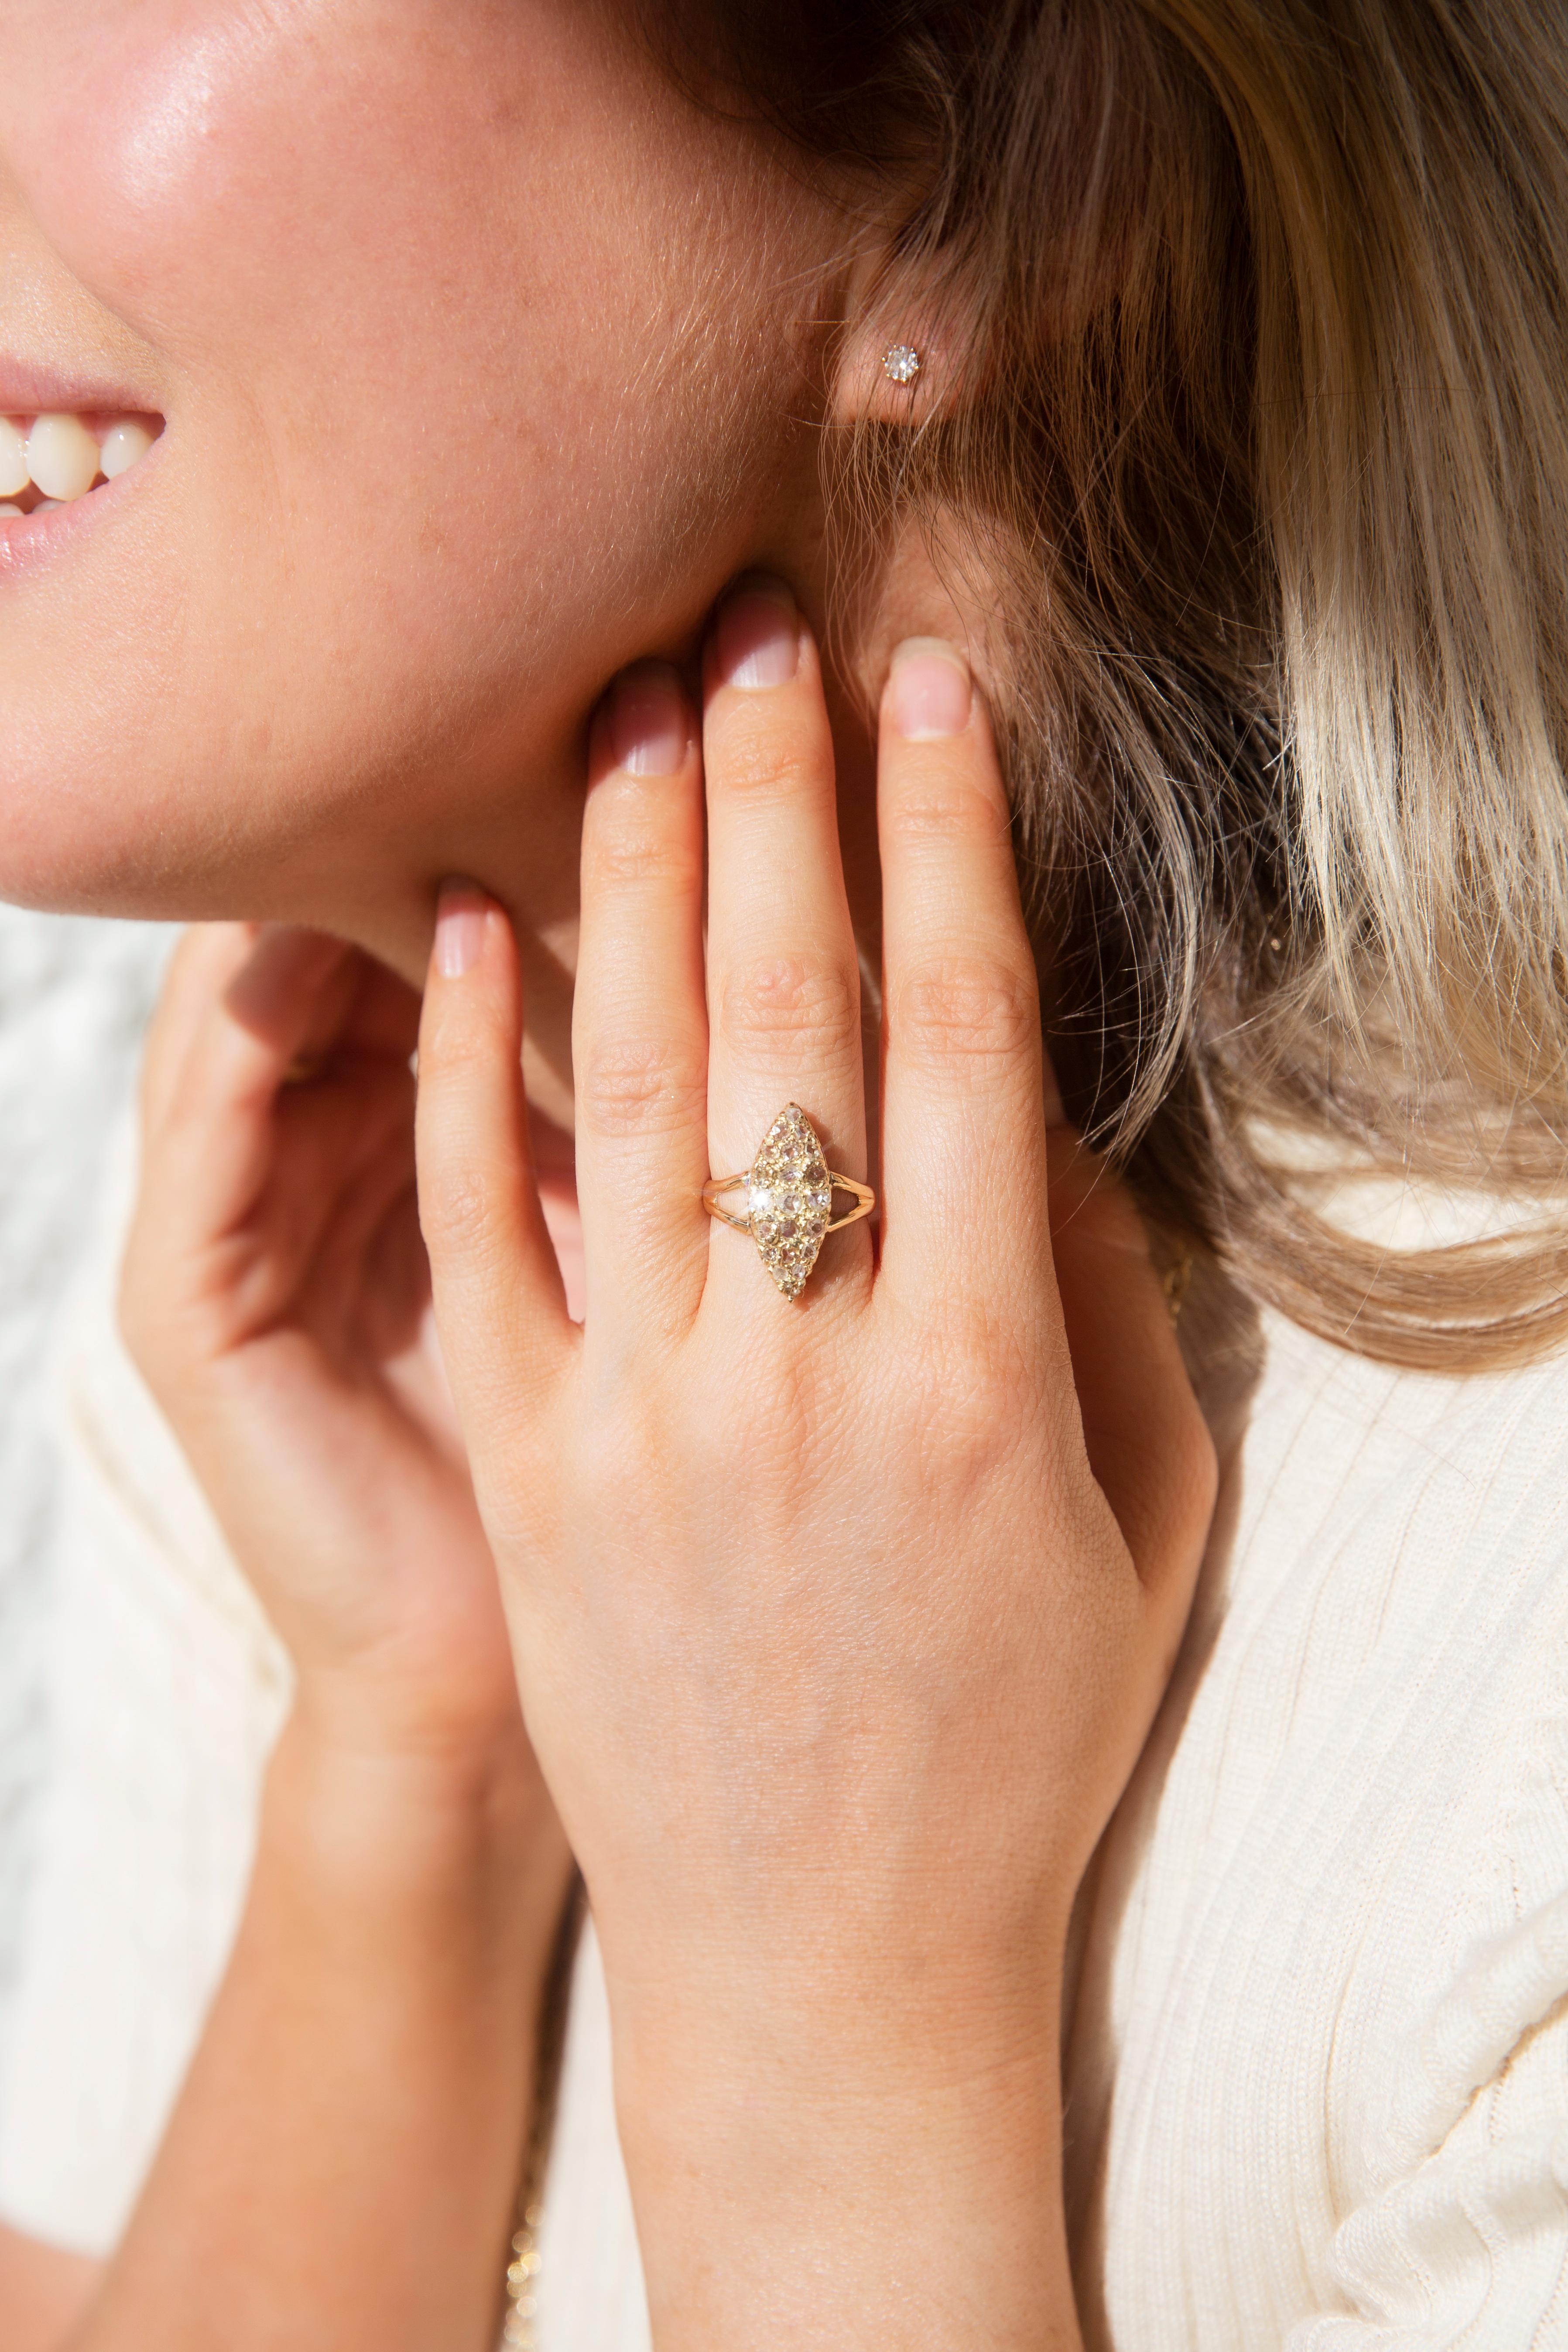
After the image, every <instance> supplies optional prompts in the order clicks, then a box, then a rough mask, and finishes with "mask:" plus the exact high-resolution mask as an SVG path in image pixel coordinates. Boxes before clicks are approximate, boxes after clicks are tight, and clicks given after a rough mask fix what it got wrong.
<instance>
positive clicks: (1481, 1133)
mask: <svg viewBox="0 0 1568 2352" xmlns="http://www.w3.org/2000/svg"><path fill="white" fill-rule="evenodd" d="M661 13H662V14H663V16H664V17H665V20H666V24H667V27H668V21H669V18H670V16H671V10H670V9H669V8H668V7H667V8H666V9H665V10H664V11H662V12H661ZM674 14H675V16H677V17H679V19H680V20H681V21H680V23H679V27H678V29H679V32H680V34H681V36H682V37H683V38H684V39H685V40H686V41H687V42H688V43H689V44H690V43H692V42H695V43H696V44H697V45H698V49H699V52H700V55H701V56H702V58H703V60H704V64H705V67H706V68H709V69H712V70H717V71H719V72H721V73H723V74H725V75H726V76H728V77H730V78H731V79H735V80H737V81H739V82H741V83H742V84H743V85H744V87H745V88H746V89H747V90H748V92H749V93H750V94H751V96H752V99H753V100H755V101H756V102H758V103H759V104H760V105H761V106H762V107H763V109H764V110H765V111H767V112H768V113H770V114H771V115H772V116H773V118H774V119H775V121H778V122H779V123H780V124H781V125H782V126H783V127H784V128H785V129H786V130H787V131H788V132H789V133H790V135H791V136H792V137H794V138H795V140H796V141H797V142H799V143H800V144H801V145H803V146H805V148H807V149H809V150H811V151H813V152H816V154H818V155H819V156H821V157H823V158H825V159H826V161H827V162H828V163H831V164H833V165H835V166H837V167H840V168H843V169H845V170H846V171H847V172H848V173H851V174H855V173H859V174H861V175H866V174H870V175H871V176H872V178H873V179H874V181H875V183H876V184H878V185H879V187H881V188H883V189H884V190H888V191H891V190H900V191H907V192H909V194H908V200H907V201H906V203H905V205H904V210H903V213H902V215H901V218H900V226H899V233H898V236H897V238H896V240H895V247H894V253H893V257H892V259H891V260H890V262H889V266H888V268H887V270H886V273H885V276H884V280H883V284H882V288H881V299H882V302H883V303H884V304H885V307H886V315H887V318H888V320H889V324H890V325H891V324H892V323H893V322H896V321H897V320H900V318H907V317H908V316H909V315H910V308H911V305H912V304H914V303H916V302H918V303H919V305H920V306H921V310H922V312H923V314H924V315H926V316H928V317H930V316H932V315H933V305H934V314H935V315H937V316H938V318H939V322H940V323H939V332H938V335H937V341H938V342H939V344H940V345H941V346H942V348H943V350H944V351H946V352H949V353H951V354H954V355H955V356H953V357H952V359H951V362H947V363H945V364H947V366H948V383H947V386H946V396H944V393H943V387H942V386H938V387H937V389H936V394H935V397H934V398H933V400H932V402H931V405H930V407H929V410H928V411H927V412H926V414H925V420H924V421H923V423H921V424H920V425H917V426H915V427H914V428H912V429H905V430H899V429H895V428H890V427H887V426H882V427H871V426H867V427H862V428H861V429H859V430H858V431H857V432H855V433H854V434H852V435H851V436H848V446H845V447H841V448H839V449H838V450H837V451H836V452H835V454H834V464H835V468H836V483H837V489H838V492H839V496H840V508H841V510H847V511H851V512H853V514H854V515H855V516H856V517H857V518H858V520H860V521H861V522H862V523H863V522H864V521H865V520H867V519H870V520H872V521H873V522H874V524H875V526H876V530H877V533H878V535H879V539H880V540H881V541H882V543H884V544H885V543H887V541H888V540H889V537H890V536H891V534H892V533H893V532H894V531H895V530H897V528H898V527H899V525H900V523H902V522H907V521H908V520H910V519H911V518H913V519H920V520H923V523H924V527H925V528H926V529H927V530H928V532H929V533H930V535H931V542H932V545H933V548H934V549H935V550H936V551H937V552H938V554H939V556H941V557H942V559H943V560H945V561H946V562H949V563H950V564H951V565H952V566H953V567H954V569H955V570H956V571H957V572H960V573H963V574H964V575H966V578H967V584H968V587H969V590H970V593H972V595H973V593H979V592H981V591H982V589H984V592H985V593H987V594H988V595H989V596H990V597H991V599H992V601H993V609H994V613H995V615H996V620H995V639H994V645H993V646H992V647H991V656H992V662H993V667H994V671H995V675H996V696H997V703H998V712H999V717H1000V719H1001V722H1002V728H1003V733H1004V738H1005V750H1006V755H1007V761H1008V767H1009V774H1010V779H1011V783H1012V789H1013V793H1014V796H1015V804H1016V811H1017V818H1018V840H1019V852H1020V865H1021V868H1022V870H1023V873H1024V876H1025V880H1026V896H1027V900H1028V904H1029V908H1030V912H1031V919H1032V923H1033V926H1034V929H1035V931H1036V935H1037V940H1038V942H1039V946H1040V950H1041V961H1042V969H1043V971H1045V972H1046V973H1047V977H1048V983H1049V988H1050V994H1051V1003H1050V1011H1049V1024H1050V1035H1051V1045H1052V1050H1053V1053H1054V1055H1055V1056H1056V1059H1057V1062H1058V1076H1060V1078H1061V1080H1062V1083H1063V1089H1064V1094H1065V1096H1066V1097H1067V1099H1068V1106H1069V1108H1070V1109H1071V1110H1072V1111H1073V1112H1074V1114H1075V1116H1076V1117H1077V1118H1079V1120H1080V1121H1081V1122H1082V1123H1084V1124H1085V1125H1086V1126H1087V1127H1088V1128H1089V1129H1090V1131H1091V1132H1092V1133H1093V1134H1094V1136H1095V1137H1096V1138H1097V1139H1099V1140H1100V1141H1101V1142H1103V1143H1104V1144H1106V1145H1107V1146H1108V1147H1109V1148H1110V1149H1111V1150H1113V1151H1114V1152H1115V1153H1116V1154H1117V1156H1118V1157H1119V1158H1120V1159H1121V1160H1123V1162H1124V1163H1125V1164H1127V1166H1128V1167H1129V1169H1130V1171H1131V1174H1132V1176H1133V1178H1134V1181H1137V1182H1138V1183H1139V1184H1140V1185H1141V1187H1142V1190H1143V1192H1144V1193H1145V1196H1146V1198H1147V1199H1148V1200H1149V1202H1150V1203H1151V1205H1152V1207H1154V1209H1155V1210H1156V1211H1157V1212H1159V1213H1163V1215H1165V1216H1166V1217H1167V1218H1169V1219H1172V1220H1173V1221H1174V1222H1176V1223H1180V1224H1183V1225H1184V1226H1186V1227H1187V1228H1189V1229H1190V1230H1192V1231H1193V1232H1194V1233H1195V1234H1198V1235H1201V1236H1202V1237H1203V1238H1204V1239H1205V1240H1206V1241H1207V1242H1208V1243H1209V1244H1210V1245H1212V1247H1213V1248H1214V1249H1215V1251H1216V1252H1217V1253H1218V1255H1220V1256H1221V1257H1222V1259H1223V1260H1224V1261H1225V1262H1226V1264H1227V1265H1228V1266H1229V1267H1230V1268H1231V1269H1232V1270H1233V1271H1234V1273H1235V1274H1236V1275H1237V1276H1238V1277H1239V1278H1240V1279H1241V1280H1242V1281H1243V1282H1244V1283H1245V1285H1246V1286H1247V1288H1248V1289H1249V1290H1250V1291H1251V1292H1253V1293H1254V1294H1255V1295H1256V1296H1257V1297H1259V1298H1261V1299H1264V1300H1267V1301H1269V1302H1272V1303H1273V1304H1275V1305H1277V1306H1279V1307H1281V1308H1282V1309H1283V1310H1284V1311H1285V1312H1286V1313H1287V1314H1289V1315H1290V1316H1291V1317H1293V1318H1295V1319H1296V1320H1297V1321H1299V1322H1300V1323H1303V1324H1305V1325H1308V1326H1309V1327H1310V1328H1313V1329H1315V1330H1317V1331H1320V1332H1322V1333H1324V1334H1326V1335H1328V1336H1330V1337H1331V1338H1332V1339H1336V1340H1340V1341H1342V1342H1343V1343H1345V1344H1347V1345H1349V1346H1352V1347H1353V1348H1356V1349H1360V1350H1362V1351H1363V1352H1364V1353H1367V1354H1369V1355H1373V1356H1378V1357H1383V1358H1385V1359H1388V1360H1393V1361H1395V1362H1400V1363H1405V1364H1415V1365H1422V1366H1426V1367H1428V1368H1431V1369H1435V1370H1455V1371H1458V1370H1476V1369H1480V1368H1485V1367H1489V1366H1499V1365H1503V1364H1507V1363H1510V1362H1515V1361H1519V1360H1523V1359H1525V1358H1528V1357H1530V1356H1531V1355H1533V1354H1536V1353H1538V1352H1540V1351H1541V1350H1542V1349H1545V1348H1547V1347H1549V1346H1550V1345H1552V1344H1553V1343H1554V1342H1556V1341H1558V1340H1560V1339H1562V1338H1563V1336H1564V1333H1565V1332H1568V1222H1565V1220H1564V1216H1563V1204H1564V1200H1565V1198H1568V1193H1565V1188H1564V1178H1565V1173H1568V1159H1565V1150H1564V1139H1565V1136H1568V791H1565V787H1564V776H1563V750H1564V743H1565V740H1568V730H1565V722H1568V627H1565V621H1568V614H1565V612H1564V599H1565V597H1568V65H1565V58H1568V44H1565V43H1564V41H1563V26H1562V20H1561V15H1560V11H1559V9H1558V8H1557V6H1556V5H1555V0H1492V5H1488V6H1486V7H1484V8H1483V7H1480V6H1479V5H1464V0H1316V5H1313V0H997V5H991V6H974V5H958V0H942V5H935V0H927V5H922V0H873V5H865V6H856V5H852V0H822V5H820V7H813V6H812V5H794V6H791V7H789V8H787V9H786V8H784V7H769V6H768V5H764V0H742V5H739V6H736V7H734V8H724V7H720V6H714V5H704V6H702V7H700V8H695V9H693V8H687V9H684V10H679V9H678V10H676V11H674ZM846 493H847V494H848V495H847V498H846ZM1346 1167H1350V1168H1352V1169H1357V1170H1365V1171H1384V1172H1388V1173H1393V1174H1395V1175H1397V1176H1399V1177H1401V1178H1404V1177H1406V1176H1408V1177H1411V1178H1414V1179H1416V1180H1422V1181H1436V1182H1438V1183H1440V1184H1443V1185H1447V1186H1458V1187H1463V1188H1471V1189H1475V1190H1477V1191H1479V1192H1483V1193H1487V1194H1490V1195H1492V1196H1494V1197H1495V1198H1497V1200H1498V1203H1499V1205H1498V1213H1497V1217H1496V1221H1495V1222H1496V1225H1497V1230H1496V1231H1495V1232H1493V1233H1492V1234H1490V1236H1489V1237H1488V1238H1484V1239H1480V1240H1471V1241H1468V1242H1466V1243H1463V1244H1456V1245H1453V1246H1449V1247H1437V1248H1428V1249H1423V1250H1419V1251H1413V1252H1401V1253H1393V1252H1390V1251H1388V1250H1386V1249H1384V1248H1382V1247H1376V1246H1373V1244H1370V1243H1367V1242H1365V1241H1362V1240H1358V1239H1357V1238H1355V1236H1354V1235H1353V1234H1351V1233H1349V1232H1347V1231H1344V1230H1342V1229H1341V1227H1340V1226H1339V1225H1338V1224H1337V1223H1334V1222H1333V1221H1332V1218H1331V1214H1330V1213H1328V1211H1327V1209H1326V1207H1325V1203H1324V1201H1323V1198H1322V1193H1323V1190H1324V1186H1325V1184H1326V1183H1327V1182H1328V1181H1330V1179H1331V1176H1333V1175H1334V1174H1335V1173H1336V1172H1337V1171H1342V1170H1343V1169H1344V1168H1346ZM1505 1194H1506V1195H1508V1196H1510V1197H1509V1202H1508V1208H1507V1213H1506V1214H1505V1213H1504V1211H1503V1207H1502V1196H1503V1195H1505Z"/></svg>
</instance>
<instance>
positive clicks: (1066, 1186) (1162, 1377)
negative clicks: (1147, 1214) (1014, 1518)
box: [1049, 1128, 1216, 1627]
mask: <svg viewBox="0 0 1568 2352" xmlns="http://www.w3.org/2000/svg"><path fill="white" fill-rule="evenodd" d="M1049 1158H1050V1179H1049V1181H1050V1196H1049V1198H1050V1222H1051V1235H1052V1248H1053V1253H1054V1257H1055V1263H1056V1269H1057V1284H1058V1291H1059V1293H1060V1297H1061V1304H1062V1318H1063V1321H1064V1323H1065V1325H1066V1328H1067V1340H1068V1352H1069V1353H1070V1355H1071V1357H1072V1370H1073V1384H1074V1387H1075V1388H1076V1390H1077V1391H1078V1401H1079V1412H1080V1413H1081V1415H1082V1418H1083V1435H1084V1445H1085V1450H1086V1451H1087V1453H1088V1455H1089V1468H1090V1469H1091V1470H1092V1471H1093V1473H1094V1475H1095V1478H1096V1480H1097V1482H1098V1484H1099V1486H1100V1489H1101V1491H1102V1492H1103V1493H1104V1496H1105V1498H1106V1500H1107V1502H1108V1503H1109V1504H1110V1508H1111V1511H1112V1513H1113V1514H1114V1516H1115V1518H1116V1521H1117V1524H1118V1526H1119V1527H1120V1528H1121V1534H1122V1538H1123V1540H1124V1542H1125V1543H1126V1545H1127V1549H1128V1550H1129V1551H1130V1552H1131V1555H1132V1559H1133V1564H1134V1566H1135V1567H1136V1568H1137V1570H1138V1573H1139V1575H1140V1576H1141V1578H1142V1580H1143V1582H1144V1584H1145V1586H1146V1587H1147V1588H1148V1589H1149V1591H1151V1593H1152V1594H1153V1595H1154V1596H1155V1597H1156V1598H1158V1599H1159V1601H1161V1604H1162V1605H1163V1606H1166V1607H1168V1608H1169V1610H1170V1612H1171V1614H1172V1622H1173V1626H1175V1627H1179V1626H1180V1624H1181V1623H1182V1622H1184V1619H1185V1615H1186V1610H1187V1604H1188V1602H1189V1601H1190V1600H1191V1597H1192V1587H1193V1581H1194V1578H1195V1577H1196V1574H1197V1570H1198V1564H1199V1562H1200V1560H1201V1559H1202V1557H1203V1549H1204V1543H1205V1538H1206V1537H1207V1534H1208V1528H1209V1522H1210V1519H1211V1518H1212V1517H1213V1514H1214V1502H1215V1485H1216V1473H1215V1449H1214V1444H1213V1441H1212V1439H1211V1438H1210V1435H1209V1433H1208V1429H1207V1426H1206V1424H1205V1421H1204V1418H1203V1414H1202V1412H1200V1411H1199V1408H1198V1403H1197V1400H1196V1398H1195V1397H1194V1394H1193V1391H1192V1386H1191V1383H1190V1382H1189V1381H1188V1379H1187V1374H1186V1368H1185V1366H1184V1363H1183V1361H1182V1354H1181V1349H1180V1348H1179V1347H1178V1345H1177V1342H1176V1330H1175V1325H1174V1324H1173V1321H1172V1319H1171V1310H1170V1306H1169V1302H1168V1300H1167V1297H1166V1293H1165V1286H1164V1284H1163V1282H1162V1281H1161V1279H1160V1276H1159V1274H1158V1272H1157V1270H1156V1268H1155V1266H1154V1264H1153V1260H1152V1257H1151V1255H1150V1252H1149V1236H1148V1234H1147V1231H1146V1230H1145V1228H1144V1224H1143V1221H1142V1218H1141V1217H1140V1215H1139V1214H1138V1211H1137V1208H1136V1206H1135V1204H1134V1202H1133V1200H1132V1197H1131V1193H1130V1192H1128V1190H1127V1188H1126V1186H1125V1185H1124V1184H1122V1183H1121V1181H1119V1180H1118V1179H1117V1178H1116V1176H1115V1175H1114V1174H1113V1173H1112V1171H1110V1169H1109V1168H1108V1167H1107V1166H1106V1165H1105V1163H1104V1161H1103V1160H1100V1159H1098V1158H1097V1157H1096V1155H1095V1154H1094V1153H1093V1152H1091V1151H1089V1150H1087V1149H1086V1148H1085V1146H1084V1145H1083V1144H1082V1143H1081V1142H1080V1140H1079V1138H1078V1137H1077V1135H1075V1134H1074V1133H1073V1131H1072V1130H1071V1129H1067V1128H1058V1129H1054V1130H1053V1131H1052V1134H1051V1137H1050V1142H1049Z"/></svg>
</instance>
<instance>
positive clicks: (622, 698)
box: [610, 662, 691, 776]
mask: <svg viewBox="0 0 1568 2352" xmlns="http://www.w3.org/2000/svg"><path fill="white" fill-rule="evenodd" d="M690 740H691V730H690V727H689V723H688V720H687V716H686V697H685V696H684V695H683V694H682V692H681V690H680V680H679V677H677V676H676V674H675V672H674V671H673V670H672V669H669V668H667V667H666V666H665V664H664V663H663V662H639V663H638V665H637V668H636V669H629V670H626V672H625V673H624V674H623V675H622V676H621V677H618V678H616V682H615V684H614V686H613V687H612V688H610V742H611V745H612V747H613V749H614V751H615V755H616V767H617V768H622V769H624V770H625V771H626V774H627V775H628V776H673V775H675V774H676V773H677V772H679V769H680V768H681V767H682V765H683V764H684V762H685V759H686V752H687V746H688V745H689V742H690Z"/></svg>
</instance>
